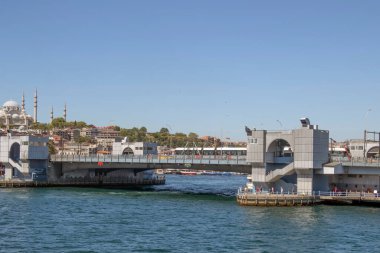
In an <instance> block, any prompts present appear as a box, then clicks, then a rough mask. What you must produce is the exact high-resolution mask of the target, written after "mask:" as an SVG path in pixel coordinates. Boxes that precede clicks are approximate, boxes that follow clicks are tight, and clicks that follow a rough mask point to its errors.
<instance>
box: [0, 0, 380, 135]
mask: <svg viewBox="0 0 380 253" xmlns="http://www.w3.org/2000/svg"><path fill="white" fill-rule="evenodd" d="M379 11H380V2H378V1H365V2H359V1H344V2H343V1H337V0H336V1H318V2H305V1H265V2H259V1H234V2H231V1H223V0H220V1H216V0H205V1H187V2H186V1H174V0H173V1H171V0H165V1H164V0H163V1H121V0H120V1H116V0H113V1H97V0H93V1H89V0H82V1H73V0H68V1H45V0H36V1H9V0H3V1H1V4H0V30H1V31H2V39H1V40H0V48H1V50H0V87H1V92H0V104H1V105H2V104H3V103H4V102H6V101H8V100H10V99H13V100H15V101H17V102H18V103H19V104H20V105H21V97H22V94H23V93H24V95H25V100H26V101H25V107H26V111H27V113H28V114H30V115H33V96H34V92H35V89H37V90H38V120H39V121H40V122H50V112H51V108H52V107H53V108H54V117H63V114H64V112H63V111H64V106H65V104H67V120H69V121H74V120H83V121H85V122H87V123H91V124H94V125H96V126H107V125H118V126H120V127H123V128H132V127H142V126H145V127H147V129H148V130H149V131H151V132H154V131H159V129H160V128H161V127H166V128H168V129H169V130H170V132H172V133H175V132H184V133H189V132H195V133H198V134H199V135H211V136H217V137H219V138H222V139H226V138H230V139H232V140H245V139H246V136H245V131H244V127H245V126H248V127H250V128H252V129H253V128H256V129H268V130H281V129H292V128H298V127H299V126H300V123H299V119H300V118H301V117H309V118H310V120H311V123H312V124H317V125H319V128H320V129H326V130H329V131H330V137H332V138H334V139H335V140H337V141H342V140H345V139H351V138H363V131H364V129H367V130H370V131H374V130H376V131H379V130H380V117H379V112H380V100H379V94H380V72H379V69H380V61H379V59H380V48H379V46H378V45H380V34H379V33H378V24H379V23H380V16H379V15H378V13H379Z"/></svg>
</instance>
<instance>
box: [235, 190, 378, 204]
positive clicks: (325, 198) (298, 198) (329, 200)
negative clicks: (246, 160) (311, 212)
mask: <svg viewBox="0 0 380 253" xmlns="http://www.w3.org/2000/svg"><path fill="white" fill-rule="evenodd" d="M236 200H237V202H238V203H239V204H240V205H243V206H310V205H317V204H330V205H368V206H380V195H379V194H377V193H376V194H375V193H364V192H314V194H313V195H305V194H300V193H294V194H292V193H287V194H285V193H284V194H280V193H255V192H248V191H240V190H239V192H238V194H237V195H236Z"/></svg>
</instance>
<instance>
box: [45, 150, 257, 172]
mask: <svg viewBox="0 0 380 253" xmlns="http://www.w3.org/2000/svg"><path fill="white" fill-rule="evenodd" d="M50 162H51V165H52V167H53V169H54V170H55V173H56V174H59V175H70V173H73V172H76V173H81V171H82V172H83V173H84V172H85V171H89V170H92V171H96V172H97V173H103V174H104V175H106V174H108V173H109V172H112V171H116V170H129V171H133V172H134V174H136V173H138V172H142V171H146V170H152V169H191V170H202V171H203V170H205V171H207V170H208V171H223V172H236V173H247V174H248V173H251V172H252V168H251V166H250V165H249V164H247V162H246V157H245V156H229V157H226V156H223V157H222V156H196V155H170V156H162V155H142V156H128V155H104V156H97V155H90V156H79V155H52V156H51V157H50ZM83 173H82V175H84V174H83Z"/></svg>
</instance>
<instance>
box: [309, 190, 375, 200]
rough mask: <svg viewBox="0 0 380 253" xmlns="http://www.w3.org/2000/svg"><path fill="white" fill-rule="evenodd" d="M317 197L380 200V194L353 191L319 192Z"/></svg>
mask: <svg viewBox="0 0 380 253" xmlns="http://www.w3.org/2000/svg"><path fill="white" fill-rule="evenodd" d="M315 194H316V195H317V196H326V197H347V198H361V197H367V198H380V194H379V193H373V192H364V191H361V192H352V191H328V192H324V191H318V192H315Z"/></svg>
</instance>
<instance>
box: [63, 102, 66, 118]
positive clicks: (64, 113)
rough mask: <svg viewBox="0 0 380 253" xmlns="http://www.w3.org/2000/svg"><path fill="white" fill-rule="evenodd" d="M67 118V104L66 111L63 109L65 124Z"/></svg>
mask: <svg viewBox="0 0 380 253" xmlns="http://www.w3.org/2000/svg"><path fill="white" fill-rule="evenodd" d="M66 117H67V106H66V103H65V109H63V119H64V120H65V122H66Z"/></svg>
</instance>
